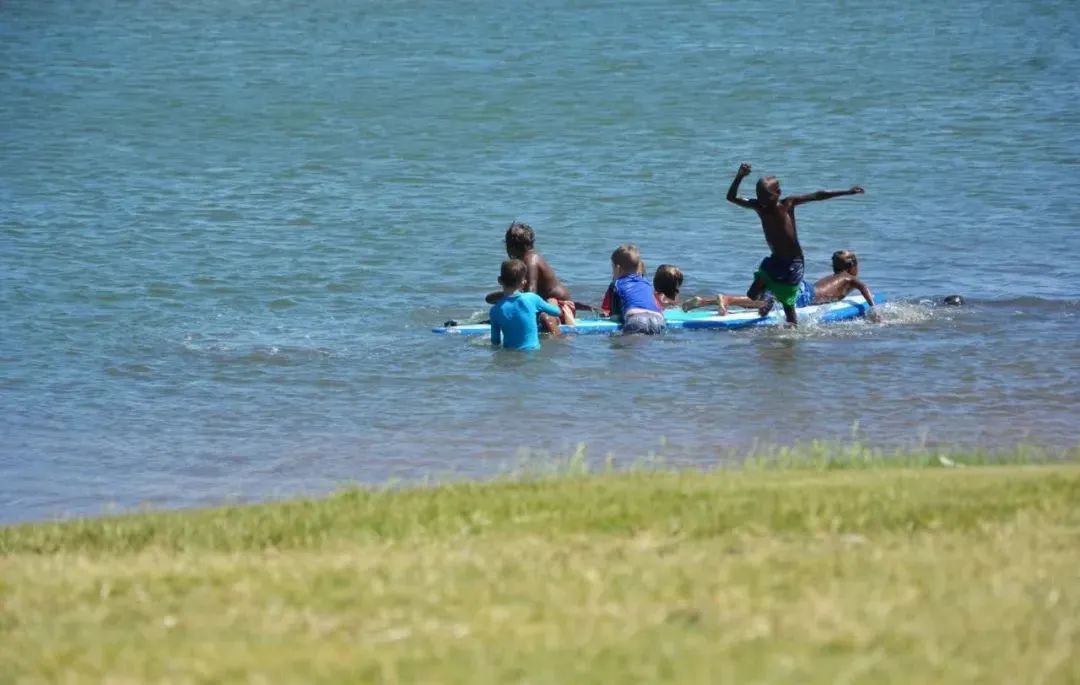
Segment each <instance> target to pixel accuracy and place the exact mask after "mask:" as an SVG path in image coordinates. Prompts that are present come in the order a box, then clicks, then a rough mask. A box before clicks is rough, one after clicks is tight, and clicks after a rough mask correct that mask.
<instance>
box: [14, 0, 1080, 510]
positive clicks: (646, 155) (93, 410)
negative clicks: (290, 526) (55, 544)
mask: <svg viewBox="0 0 1080 685" xmlns="http://www.w3.org/2000/svg"><path fill="white" fill-rule="evenodd" d="M999 5H1000V4H998V3H983V2H974V1H972V0H959V1H958V2H951V3H946V4H945V5H944V6H942V7H933V8H931V7H930V6H925V7H923V6H920V5H919V4H918V3H915V4H912V3H907V2H899V1H896V0H886V1H885V2H881V3H876V4H875V6H874V7H873V8H872V9H871V8H869V7H866V8H859V7H854V6H851V5H850V4H847V3H828V2H821V1H802V0H800V1H798V2H796V1H795V0H790V1H784V2H780V3H779V4H775V3H774V4H772V5H769V6H767V7H755V6H750V5H742V4H738V3H697V2H695V3H691V2H666V1H665V2H645V1H643V2H624V3H614V2H574V3H570V2H565V0H543V1H541V2H537V3H519V2H509V3H507V2H487V1H485V0H480V1H478V2H472V3H446V2H430V1H424V0H420V1H415V2H412V1H391V2H378V3H374V2H371V3H369V2H354V3H346V2H338V1H335V0H313V1H312V2H307V3H295V2H272V1H270V2H243V1H240V2H229V3H221V2H202V1H199V0H195V1H194V2H185V3H180V2H136V3H132V2H109V1H108V0H105V1H102V2H93V3H76V2H30V1H29V0H14V1H10V0H8V1H5V2H3V3H0V314H2V317H3V325H2V328H0V336H2V338H0V341H2V346H0V521H12V520H21V519H35V518H46V517H51V516H56V515H70V514H83V513H97V512H100V511H103V510H106V509H108V508H109V507H113V506H119V507H130V506H135V505H138V504H143V503H149V504H152V505H155V506H169V507H172V506H188V505H194V504H202V503H207V502H218V501H222V500H227V499H245V500H246V499H259V498H266V497H277V496H285V495H289V494H295V493H318V492H325V491H328V490H330V489H333V488H334V487H336V486H338V485H340V484H342V483H346V482H384V481H386V480H388V479H404V480H413V479H419V478H425V477H435V478H438V477H474V476H476V477H482V476H485V475H489V474H492V473H495V472H498V471H499V470H500V469H503V468H506V467H507V465H508V464H513V463H515V461H516V460H519V459H521V458H522V455H523V454H525V453H526V451H529V452H530V453H533V454H535V453H549V454H556V455H558V454H566V453H568V452H571V451H573V450H574V449H575V447H576V446H577V445H578V444H579V443H585V444H586V445H587V446H588V450H589V452H590V453H591V454H594V455H597V456H601V455H606V454H611V455H614V456H615V457H616V458H617V459H626V460H632V459H634V458H637V457H640V456H643V455H646V454H649V453H660V454H662V455H663V456H665V457H666V458H669V459H671V460H673V461H677V462H679V463H696V464H708V463H714V462H715V461H717V460H718V459H723V458H725V455H727V454H730V453H731V451H732V450H739V449H745V448H748V447H751V446H753V445H756V444H760V443H768V444H780V445H784V444H789V443H793V442H797V441H800V440H806V439H819V438H820V439H846V438H847V437H849V436H851V435H855V436H856V437H858V438H859V439H861V440H865V441H867V442H870V443H872V444H876V445H892V446H902V445H907V444H922V443H947V444H950V445H960V446H975V447H984V448H990V449H1004V448H1008V447H1010V446H1012V445H1014V444H1015V443H1017V442H1024V443H1033V444H1036V445H1043V446H1046V447H1051V448H1060V447H1071V446H1075V445H1076V443H1077V440H1078V431H1077V428H1076V425H1077V421H1076V415H1077V409H1078V408H1080V390H1078V382H1080V351H1078V349H1080V348H1078V342H1080V300H1078V298H1077V282H1078V280H1080V267H1078V262H1077V259H1078V255H1080V237H1078V232H1077V228H1078V225H1080V200H1078V194H1077V192H1076V186H1077V185H1078V183H1077V182H1078V181H1080V85H1078V83H1080V80H1078V79H1077V78H1076V75H1077V74H1078V73H1080V45H1078V43H1080V30H1078V28H1077V27H1080V9H1078V7H1080V6H1078V5H1077V4H1076V3H1075V2H1069V1H1066V0H1058V1H1046V2H1038V1H1036V2H1031V3H1008V4H1007V5H1006V6H999ZM743 160H750V161H752V162H753V163H754V166H755V173H757V172H761V173H770V174H775V175H777V176H779V177H780V178H781V182H782V183H783V185H784V188H785V189H786V190H788V191H793V192H799V191H810V190H815V189H817V188H819V187H847V186H849V185H851V184H854V183H859V184H861V185H863V186H865V187H866V189H867V194H866V195H865V196H862V197H856V198H841V199H837V200H833V201H830V202H826V203H820V204H814V205H809V206H805V207H802V208H800V210H799V221H800V224H799V225H800V229H801V230H800V233H801V236H802V239H803V243H804V248H805V249H806V251H807V256H808V260H809V268H808V271H809V272H810V273H811V274H813V275H820V274H823V273H825V272H826V271H828V256H829V255H830V254H831V253H832V251H833V250H835V249H838V248H841V247H844V248H849V249H853V250H855V251H856V252H858V253H859V255H860V259H861V262H862V266H863V276H864V277H865V278H866V280H867V281H868V282H869V283H870V285H871V286H872V287H873V288H874V289H876V290H878V291H881V292H884V293H887V294H888V296H889V297H890V299H891V300H893V301H894V302H896V304H893V305H890V306H888V307H886V309H885V314H884V318H885V323H883V324H880V325H873V324H868V323H865V322H856V323H850V324H843V325H836V326H819V327H816V326H812V325H811V326H806V327H804V328H803V329H802V330H799V331H798V332H787V331H775V330H773V331H765V330H755V331H746V332H737V333H722V332H690V331H687V332H673V333H671V334H669V335H667V336H666V337H664V338H662V339H652V340H624V339H613V338H605V337H582V338H579V339H570V340H563V341H548V342H547V343H546V344H545V347H544V349H543V350H541V351H540V352H539V353H537V354H533V355H517V354H513V353H503V352H494V351H492V350H491V349H490V348H489V347H488V346H487V345H486V344H485V342H484V341H483V340H476V339H473V340H470V339H466V338H464V337H443V336H435V335H432V334H431V333H430V332H429V331H430V328H431V327H432V326H433V325H437V324H439V323H441V322H442V321H443V320H445V319H448V318H458V319H464V318H468V317H469V316H473V315H477V316H479V315H482V312H483V310H484V305H483V304H482V297H483V294H484V293H485V292H487V291H488V290H490V289H492V288H494V287H496V286H495V277H496V276H497V271H498V265H499V261H500V260H501V259H502V257H503V252H502V244H501V238H502V232H503V230H504V229H505V227H506V225H507V224H508V223H509V222H510V221H511V220H512V219H515V218H517V219H521V220H525V221H528V222H529V223H531V224H532V225H533V226H534V227H535V228H536V230H537V235H538V247H539V248H540V249H541V251H542V252H544V253H545V254H546V256H547V257H548V259H549V260H550V261H551V263H552V264H553V265H554V266H555V267H556V269H557V270H558V272H559V274H560V275H561V277H562V278H563V280H564V281H565V282H566V283H567V284H568V285H569V286H570V288H571V289H572V291H573V293H574V295H575V297H576V299H579V300H586V301H596V300H598V299H599V296H600V295H601V294H602V292H603V289H604V287H605V286H606V282H607V278H608V274H609V266H608V261H607V260H608V255H609V254H610V252H611V250H612V249H613V248H614V247H615V246H616V245H617V244H618V243H620V242H624V241H628V240H629V241H634V242H636V243H638V244H639V245H640V246H641V248H642V251H643V254H644V256H645V258H646V261H647V262H648V263H649V264H650V265H652V266H655V265H658V264H660V263H662V262H670V263H677V264H679V265H680V266H681V267H682V268H683V270H684V271H685V272H686V273H687V281H686V290H687V292H704V293H710V292H716V291H717V290H724V291H728V292H739V291H741V290H744V289H745V287H746V285H747V284H748V280H749V278H750V274H751V272H752V270H753V268H754V266H755V265H756V263H757V261H758V260H759V259H760V258H761V257H762V256H763V254H764V249H765V246H764V241H763V239H762V236H761V231H760V229H759V228H758V226H757V225H756V221H755V219H754V217H753V216H752V215H748V214H746V213H743V212H741V211H739V210H738V209H736V208H734V207H732V206H730V205H728V204H726V203H725V202H724V201H723V193H724V191H725V189H726V186H727V184H728V183H729V182H730V178H731V175H732V173H733V172H734V170H735V168H736V167H737V166H738V163H739V162H741V161H743ZM953 292H959V293H963V294H964V295H966V296H967V297H968V298H969V300H970V302H971V305H970V306H968V307H965V308H945V307H941V306H938V305H935V304H933V303H934V302H935V301H938V300H940V297H941V296H942V295H944V294H947V293H953Z"/></svg>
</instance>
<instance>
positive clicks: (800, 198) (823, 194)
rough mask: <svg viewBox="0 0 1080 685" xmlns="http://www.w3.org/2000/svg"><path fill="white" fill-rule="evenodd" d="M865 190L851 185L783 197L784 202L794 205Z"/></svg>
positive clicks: (855, 193) (861, 192)
mask: <svg viewBox="0 0 1080 685" xmlns="http://www.w3.org/2000/svg"><path fill="white" fill-rule="evenodd" d="M865 192H866V191H865V190H863V189H862V186H851V187H850V188H848V189H847V190H819V191H817V192H816V193H807V194H806V195H792V196H791V197H788V198H785V199H784V202H786V203H788V204H790V205H791V206H793V207H794V206H796V205H801V204H803V203H806V202H817V201H819V200H830V199H832V198H834V197H840V196H841V195H862V194H863V193H865Z"/></svg>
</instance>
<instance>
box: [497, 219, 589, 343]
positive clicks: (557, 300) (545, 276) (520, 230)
mask: <svg viewBox="0 0 1080 685" xmlns="http://www.w3.org/2000/svg"><path fill="white" fill-rule="evenodd" d="M535 243H536V234H535V233H534V232H533V229H532V226H529V225H528V224H523V223H521V222H519V221H515V222H514V223H512V224H510V228H508V229H506V255H507V256H508V257H510V258H511V259H520V260H521V261H522V262H524V263H525V268H526V269H527V273H526V276H525V288H524V290H525V292H529V293H536V294H537V295H539V296H540V297H542V298H544V299H545V300H547V301H548V302H550V303H551V304H553V305H555V306H556V307H557V308H558V309H559V311H558V312H557V313H556V314H555V316H557V317H558V318H557V319H556V318H554V317H552V316H548V315H547V314H542V315H541V316H540V321H541V322H542V323H543V324H544V328H545V329H547V331H548V332H550V333H552V334H555V335H558V334H559V321H560V320H561V321H562V323H564V324H566V325H567V326H573V325H574V323H575V319H574V315H575V314H576V313H577V307H576V305H575V304H574V301H573V300H572V299H570V291H569V290H567V289H566V286H564V285H563V284H562V282H561V281H559V277H558V276H556V275H555V269H552V268H551V265H550V264H548V263H547V260H546V259H544V256H543V255H542V254H540V253H539V252H537V251H536V248H535ZM500 297H502V293H501V292H494V293H491V294H490V295H488V296H487V298H486V300H487V302H488V304H492V303H494V302H496V301H498V299H499V298H500Z"/></svg>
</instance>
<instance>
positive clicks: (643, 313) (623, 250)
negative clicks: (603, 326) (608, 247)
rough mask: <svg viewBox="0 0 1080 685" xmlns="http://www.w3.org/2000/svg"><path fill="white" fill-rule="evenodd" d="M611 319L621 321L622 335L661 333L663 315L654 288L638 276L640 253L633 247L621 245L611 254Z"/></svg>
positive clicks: (609, 287)
mask: <svg viewBox="0 0 1080 685" xmlns="http://www.w3.org/2000/svg"><path fill="white" fill-rule="evenodd" d="M611 275H612V278H614V279H615V280H614V282H612V284H611V285H610V286H608V293H609V294H610V295H611V310H610V313H611V316H612V317H613V318H617V319H621V320H622V322H623V335H633V334H635V333H643V334H645V335H654V334H656V333H660V332H662V331H663V330H664V328H665V325H664V314H663V312H662V310H661V308H660V305H659V304H657V301H656V294H655V293H654V292H653V286H652V284H651V283H649V282H648V281H647V280H645V277H644V276H642V275H641V254H640V253H639V252H638V249H637V247H636V246H634V245H620V246H619V247H617V248H616V249H615V251H614V252H612V253H611Z"/></svg>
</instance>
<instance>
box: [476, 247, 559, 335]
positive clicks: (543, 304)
mask: <svg viewBox="0 0 1080 685" xmlns="http://www.w3.org/2000/svg"><path fill="white" fill-rule="evenodd" d="M528 271H529V269H528V267H527V266H525V262H523V261H521V260H520V259H507V260H506V261H505V262H503V263H502V269H501V271H500V272H499V284H500V285H502V287H503V296H502V298H501V299H500V300H499V301H498V302H496V303H495V305H494V306H493V307H492V308H491V314H490V319H491V344H492V345H500V344H501V345H502V346H503V347H505V348H506V349H509V350H538V349H540V336H539V332H538V329H537V324H536V317H537V314H539V313H540V312H543V313H545V314H550V315H552V316H558V315H559V308H558V307H556V306H555V305H553V304H549V303H548V302H547V301H545V300H544V298H542V297H540V296H539V295H537V294H536V293H528V292H522V290H524V289H525V286H526V281H527V279H528Z"/></svg>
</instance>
